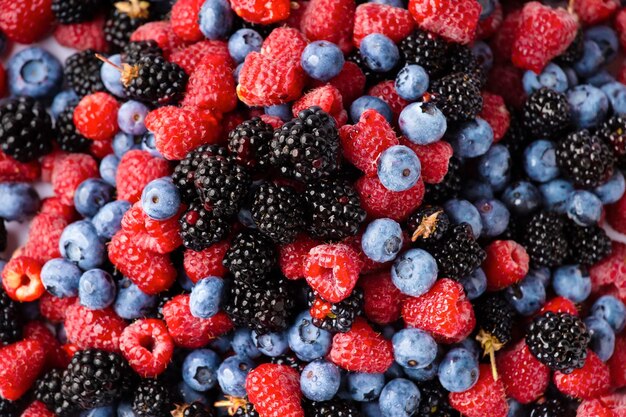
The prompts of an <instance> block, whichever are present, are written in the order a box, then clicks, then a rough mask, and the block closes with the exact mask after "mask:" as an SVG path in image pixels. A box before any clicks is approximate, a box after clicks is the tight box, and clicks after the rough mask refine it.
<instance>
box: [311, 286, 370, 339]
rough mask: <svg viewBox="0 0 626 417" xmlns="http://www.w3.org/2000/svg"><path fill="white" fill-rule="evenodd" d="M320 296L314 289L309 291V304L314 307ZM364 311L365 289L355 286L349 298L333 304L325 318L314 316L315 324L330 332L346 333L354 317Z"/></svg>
mask: <svg viewBox="0 0 626 417" xmlns="http://www.w3.org/2000/svg"><path fill="white" fill-rule="evenodd" d="M317 297H318V295H316V293H315V292H314V291H313V290H311V289H310V290H309V292H308V304H309V307H312V306H313V304H314V302H315V299H316V298H317ZM362 313H363V291H362V290H361V289H360V288H355V289H354V291H352V294H350V296H349V297H348V298H346V299H345V300H343V301H340V302H338V303H335V304H332V307H331V308H330V312H329V313H328V315H327V316H326V317H325V318H323V319H318V318H315V317H313V325H314V326H316V327H319V328H320V329H324V330H328V331H329V332H333V333H336V332H341V333H345V332H348V331H350V329H351V328H352V323H354V319H355V318H356V317H358V316H360V315H361V314H362Z"/></svg>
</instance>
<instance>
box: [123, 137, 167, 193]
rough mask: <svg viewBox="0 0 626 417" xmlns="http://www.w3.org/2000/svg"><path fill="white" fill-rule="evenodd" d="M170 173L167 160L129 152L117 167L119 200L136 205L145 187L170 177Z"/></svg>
mask: <svg viewBox="0 0 626 417" xmlns="http://www.w3.org/2000/svg"><path fill="white" fill-rule="evenodd" d="M170 172H171V170H170V164H169V163H168V162H167V161H166V160H164V159H161V158H157V157H155V156H152V155H150V153H148V152H146V151H140V150H138V149H135V150H132V151H128V152H126V153H125V154H124V156H122V159H121V160H120V164H119V165H118V167H117V174H116V176H115V181H116V183H117V198H118V199H119V200H128V201H130V202H131V203H135V202H137V201H139V199H140V198H141V192H142V191H143V187H145V186H146V185H147V184H148V183H149V182H150V181H152V180H155V179H157V178H161V177H166V176H168V175H170Z"/></svg>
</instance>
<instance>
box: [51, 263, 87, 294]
mask: <svg viewBox="0 0 626 417" xmlns="http://www.w3.org/2000/svg"><path fill="white" fill-rule="evenodd" d="M82 273H83V272H82V271H81V270H80V268H79V267H77V266H76V265H74V264H73V263H71V262H70V261H68V260H66V259H63V258H56V259H50V260H49V261H48V262H46V263H45V265H44V266H43V268H42V269H41V282H42V283H43V286H44V287H45V288H46V291H48V292H49V293H50V294H52V295H54V296H55V297H59V298H65V297H76V296H77V295H78V281H79V280H80V276H81V275H82Z"/></svg>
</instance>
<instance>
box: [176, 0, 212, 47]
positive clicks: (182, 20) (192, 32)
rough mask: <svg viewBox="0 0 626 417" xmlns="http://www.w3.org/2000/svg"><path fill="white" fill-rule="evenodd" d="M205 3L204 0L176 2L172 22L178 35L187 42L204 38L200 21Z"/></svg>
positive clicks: (180, 0)
mask: <svg viewBox="0 0 626 417" xmlns="http://www.w3.org/2000/svg"><path fill="white" fill-rule="evenodd" d="M203 3H204V1H203V0H178V1H177V2H176V3H174V6H173V7H172V12H171V14H170V23H171V25H172V30H173V31H174V33H175V34H176V36H178V37H179V38H181V39H182V40H184V41H187V42H196V41H199V40H201V39H203V38H204V35H202V32H201V31H200V24H199V23H198V18H199V16H198V15H199V14H200V8H201V7H202V4H203Z"/></svg>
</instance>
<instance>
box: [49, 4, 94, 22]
mask: <svg viewBox="0 0 626 417" xmlns="http://www.w3.org/2000/svg"><path fill="white" fill-rule="evenodd" d="M98 6H99V2H98V0H52V13H54V17H55V18H56V20H57V21H58V22H59V23H63V24H69V23H80V22H86V21H88V20H91V18H92V17H93V16H94V15H95V13H96V12H97V11H98Z"/></svg>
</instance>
